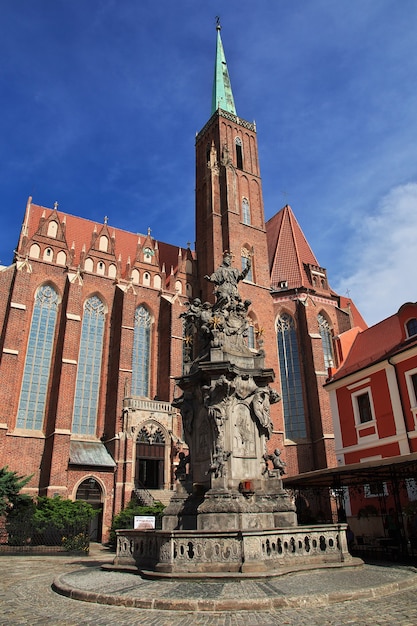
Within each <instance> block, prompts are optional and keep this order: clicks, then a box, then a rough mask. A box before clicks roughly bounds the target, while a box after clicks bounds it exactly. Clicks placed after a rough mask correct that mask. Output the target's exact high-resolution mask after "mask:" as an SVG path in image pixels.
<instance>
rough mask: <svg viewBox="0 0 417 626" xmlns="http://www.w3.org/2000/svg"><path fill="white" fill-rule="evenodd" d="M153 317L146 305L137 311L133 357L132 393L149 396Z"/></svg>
mask: <svg viewBox="0 0 417 626" xmlns="http://www.w3.org/2000/svg"><path fill="white" fill-rule="evenodd" d="M151 325H152V318H151V315H150V313H149V311H148V310H147V309H146V308H145V307H144V306H138V308H137V309H136V311H135V325H134V335H133V358H132V361H133V362H132V394H133V395H134V396H143V397H145V398H147V397H149V373H150V358H151Z"/></svg>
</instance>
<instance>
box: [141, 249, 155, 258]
mask: <svg viewBox="0 0 417 626" xmlns="http://www.w3.org/2000/svg"><path fill="white" fill-rule="evenodd" d="M143 254H144V255H145V256H153V255H154V254H155V252H154V251H153V250H151V249H150V248H144V249H143Z"/></svg>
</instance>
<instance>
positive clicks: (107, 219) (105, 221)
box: [104, 215, 109, 224]
mask: <svg viewBox="0 0 417 626" xmlns="http://www.w3.org/2000/svg"><path fill="white" fill-rule="evenodd" d="M108 221H109V218H108V217H107V215H105V216H104V223H105V224H107V222H108Z"/></svg>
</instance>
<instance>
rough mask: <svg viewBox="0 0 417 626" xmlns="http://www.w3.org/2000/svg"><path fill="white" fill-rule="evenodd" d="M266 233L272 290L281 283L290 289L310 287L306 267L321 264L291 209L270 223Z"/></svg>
mask: <svg viewBox="0 0 417 626" xmlns="http://www.w3.org/2000/svg"><path fill="white" fill-rule="evenodd" d="M266 232H267V240H268V254H269V270H270V274H271V286H272V288H276V287H278V284H279V282H280V281H286V282H287V284H288V288H289V289H295V288H300V287H307V288H309V287H311V282H310V279H309V277H308V275H307V272H306V270H305V267H304V263H307V264H311V265H315V266H318V265H319V263H318V261H317V259H316V257H315V256H314V252H313V251H312V249H311V248H310V246H309V244H308V241H307V239H306V238H305V236H304V233H303V231H302V230H301V228H300V225H299V224H298V222H297V220H296V218H295V215H294V213H293V212H292V209H291V207H290V206H288V205H286V206H285V207H284V208H283V209H281V211H279V212H278V213H276V215H274V216H273V217H271V219H270V220H268V222H267V223H266Z"/></svg>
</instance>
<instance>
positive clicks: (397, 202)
mask: <svg viewBox="0 0 417 626" xmlns="http://www.w3.org/2000/svg"><path fill="white" fill-rule="evenodd" d="M356 232H357V237H356V238H355V239H354V240H351V241H350V242H347V258H346V266H347V267H351V268H352V270H353V271H352V274H351V275H350V276H349V277H346V276H345V277H344V278H341V279H340V280H339V284H338V285H337V288H336V290H337V291H338V292H339V293H341V294H344V293H346V292H347V291H348V292H349V294H350V297H351V298H352V299H353V301H354V302H355V304H356V306H357V307H358V308H359V310H360V312H361V313H362V315H363V316H364V318H365V320H366V321H367V322H368V324H370V325H371V324H375V323H376V322H379V321H380V320H382V319H384V318H386V317H388V316H389V315H392V314H393V313H395V312H396V311H397V310H398V309H399V307H400V306H401V305H402V304H403V303H404V302H409V301H412V302H415V301H416V300H417V284H416V280H415V269H416V267H417V183H408V184H406V185H400V186H397V187H395V188H393V189H392V190H391V191H390V192H389V193H388V194H387V195H386V196H385V197H384V198H383V199H382V200H381V202H380V203H379V205H378V207H377V210H376V212H375V213H374V214H373V215H372V216H367V217H363V218H362V219H361V220H360V221H359V220H358V221H357V223H356Z"/></svg>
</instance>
